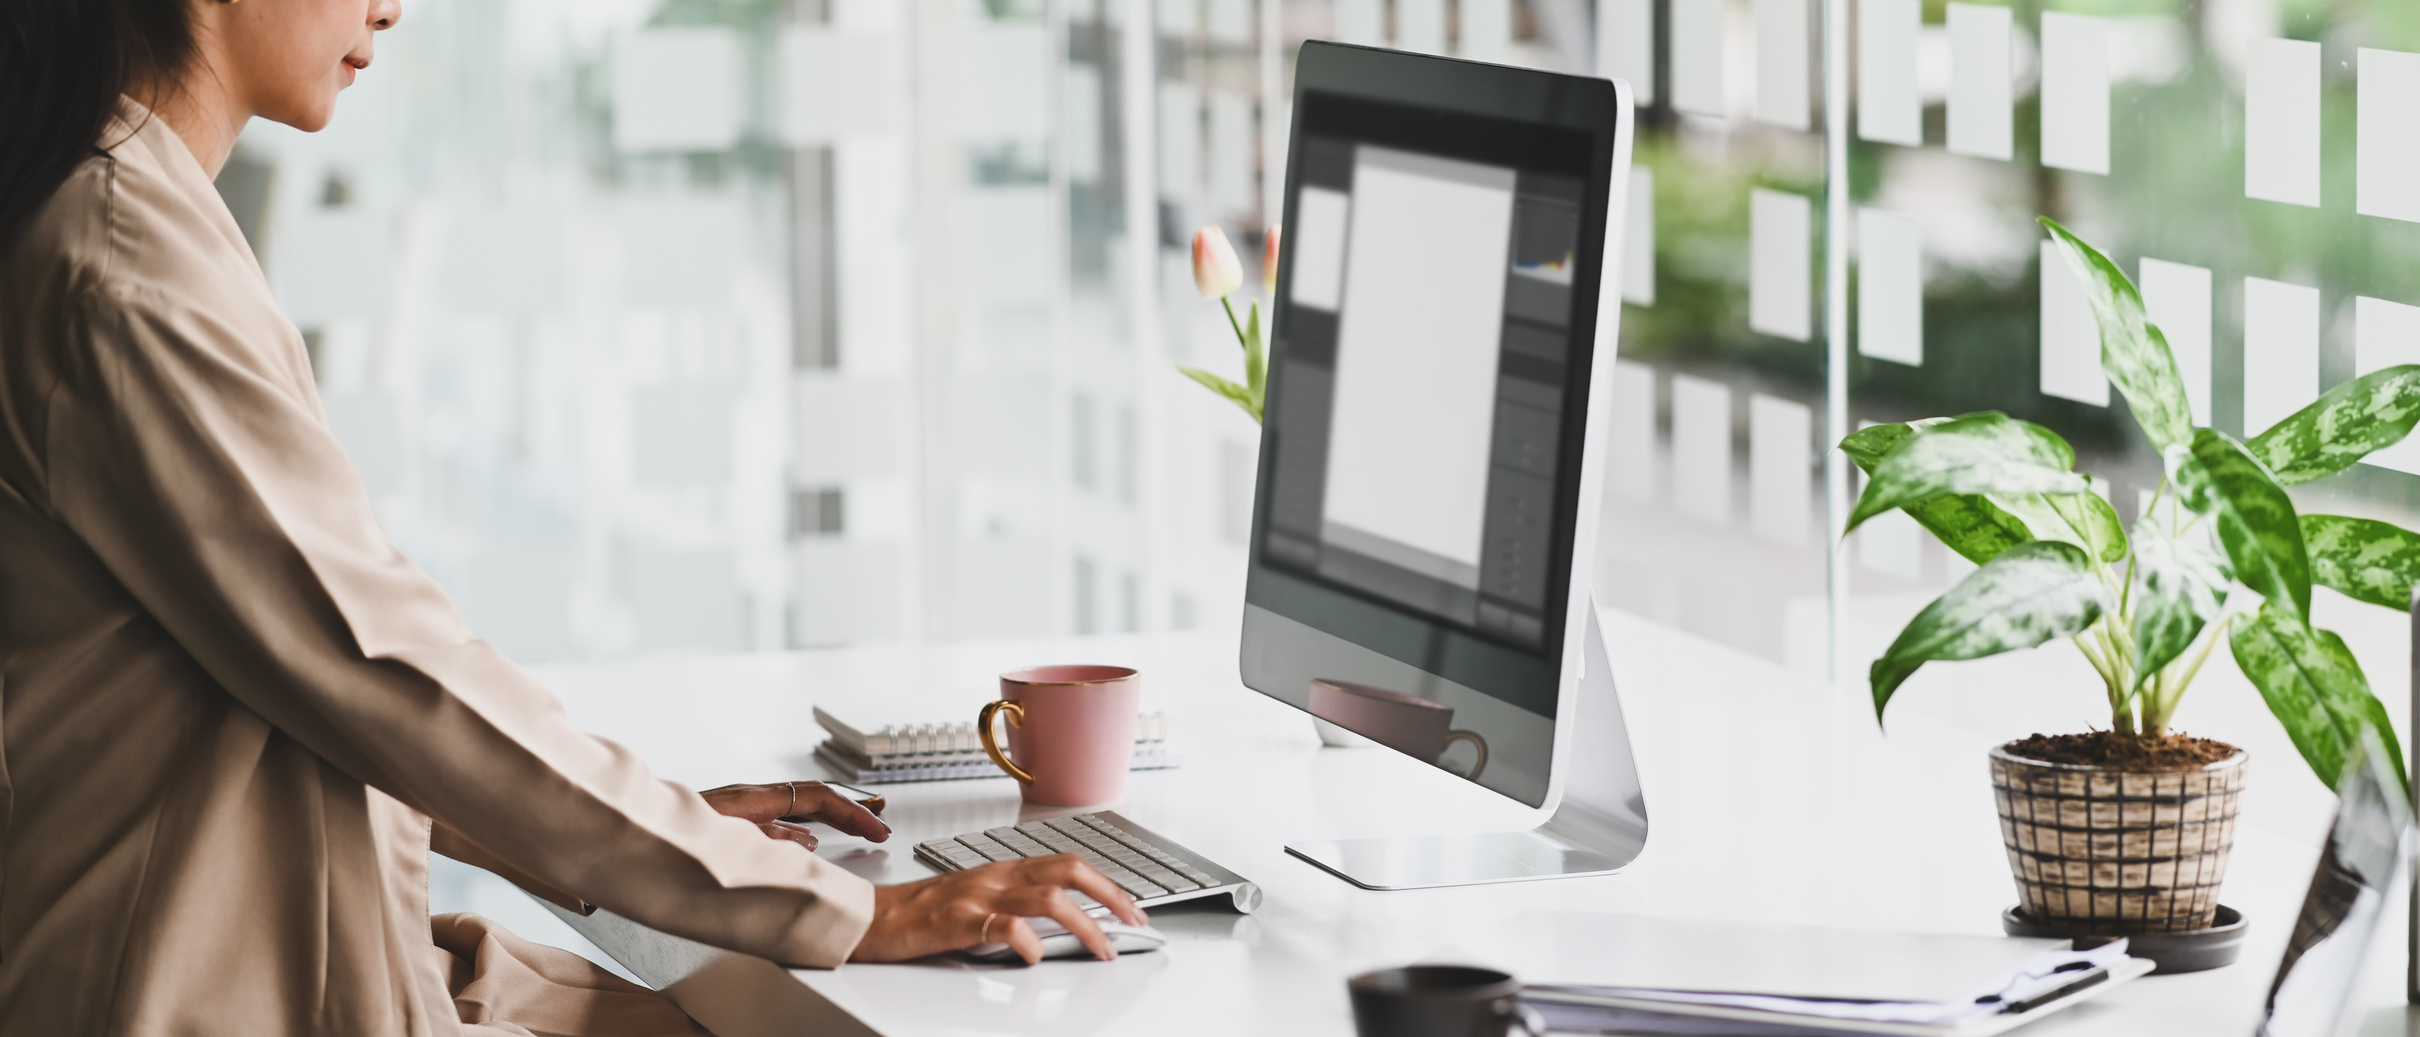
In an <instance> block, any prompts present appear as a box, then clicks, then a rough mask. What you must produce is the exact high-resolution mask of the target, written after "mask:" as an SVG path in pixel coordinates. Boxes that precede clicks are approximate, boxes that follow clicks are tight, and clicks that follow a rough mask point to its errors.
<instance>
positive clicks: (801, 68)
mask: <svg viewBox="0 0 2420 1037" xmlns="http://www.w3.org/2000/svg"><path fill="white" fill-rule="evenodd" d="M775 53H776V58H775V60H776V62H777V72H778V74H779V76H780V80H781V82H780V90H781V95H780V101H781V111H780V131H781V141H782V143H783V144H786V145H789V146H791V147H794V148H795V147H812V146H816V145H821V144H829V143H832V142H833V141H836V140H839V139H840V138H842V137H847V136H854V135H860V134H868V133H880V132H882V131H883V130H885V129H888V128H889V127H890V124H891V98H892V95H893V94H894V93H895V92H896V90H897V89H898V88H900V87H901V86H902V85H903V84H900V83H898V82H897V81H896V78H895V74H896V68H895V61H894V58H893V55H892V42H891V38H890V37H887V36H876V35H872V34H866V33H847V32H837V31H834V30H832V29H828V28H824V27H822V26H808V25H789V26H784V27H782V30H781V36H780V38H779V41H778V42H777V43H776V44H775Z"/></svg>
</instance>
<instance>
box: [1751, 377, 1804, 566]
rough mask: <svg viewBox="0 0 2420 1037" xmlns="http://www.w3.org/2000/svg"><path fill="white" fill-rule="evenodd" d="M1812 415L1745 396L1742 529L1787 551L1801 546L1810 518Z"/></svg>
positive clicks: (1776, 400) (1800, 407)
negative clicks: (1745, 486) (1744, 510)
mask: <svg viewBox="0 0 2420 1037" xmlns="http://www.w3.org/2000/svg"><path fill="white" fill-rule="evenodd" d="M1814 453H1815V412H1814V410H1813V409H1811V408H1809V407H1808V406H1807V405H1806V404H1803V403H1799V402H1796V401H1794V400H1785V399H1781V398H1780V397H1776V396H1767V395H1765V394H1763V393H1756V394H1754V395H1751V396H1749V397H1748V525H1749V527H1750V528H1752V529H1754V530H1755V531H1756V535H1757V536H1760V537H1763V538H1765V539H1767V540H1770V541H1773V542H1774V543H1777V544H1783V545H1787V546H1789V547H1805V546H1806V545H1807V541H1808V539H1809V538H1808V536H1807V532H1808V531H1807V526H1808V518H1809V517H1810V516H1811V515H1812V514H1813V513H1814V509H1813V507H1812V505H1811V501H1812V500H1813V498H1814V491H1815V481H1814V474H1813V469H1812V468H1811V467H1810V465H1809V460H1810V459H1811V458H1812V457H1813V456H1814Z"/></svg>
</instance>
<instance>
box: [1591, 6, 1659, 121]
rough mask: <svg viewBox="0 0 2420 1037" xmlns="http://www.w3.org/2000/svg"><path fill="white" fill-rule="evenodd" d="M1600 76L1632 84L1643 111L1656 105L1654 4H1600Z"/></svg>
mask: <svg viewBox="0 0 2420 1037" xmlns="http://www.w3.org/2000/svg"><path fill="white" fill-rule="evenodd" d="M1597 74H1599V75H1602V76H1606V77H1608V78H1612V79H1627V80H1629V81H1630V90H1631V93H1632V94H1633V95H1634V97H1635V99H1636V100H1637V101H1638V105H1639V107H1641V108H1644V107H1646V106H1648V105H1651V104H1654V103H1655V2H1654V0H1598V3H1597Z"/></svg>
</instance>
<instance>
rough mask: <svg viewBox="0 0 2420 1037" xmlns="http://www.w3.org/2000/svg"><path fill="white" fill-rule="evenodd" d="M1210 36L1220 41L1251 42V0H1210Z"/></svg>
mask: <svg viewBox="0 0 2420 1037" xmlns="http://www.w3.org/2000/svg"><path fill="white" fill-rule="evenodd" d="M1209 12H1210V38H1211V39H1213V40H1217V41H1218V42H1220V43H1250V42H1252V0H1210V7H1209Z"/></svg>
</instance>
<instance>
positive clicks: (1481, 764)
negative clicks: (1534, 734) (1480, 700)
mask: <svg viewBox="0 0 2420 1037" xmlns="http://www.w3.org/2000/svg"><path fill="white" fill-rule="evenodd" d="M1455 742H1469V743H1470V744H1471V748H1473V749H1477V750H1479V758H1478V759H1477V760H1473V761H1471V765H1470V773H1468V774H1465V775H1463V776H1462V777H1463V778H1464V779H1466V780H1469V781H1477V780H1479V772H1480V771H1483V770H1486V769H1487V739H1484V738H1481V737H1479V733H1478V732H1476V731H1448V732H1446V733H1445V744H1446V747H1447V748H1451V747H1452V746H1453V744H1454V743H1455ZM984 744H986V745H988V744H990V743H988V742H986V743H984ZM1437 755H1439V756H1443V755H1445V749H1439V750H1437Z"/></svg>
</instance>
